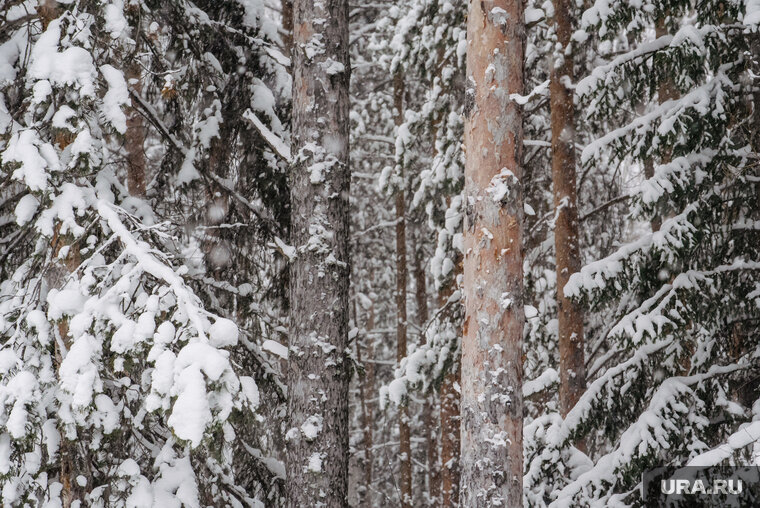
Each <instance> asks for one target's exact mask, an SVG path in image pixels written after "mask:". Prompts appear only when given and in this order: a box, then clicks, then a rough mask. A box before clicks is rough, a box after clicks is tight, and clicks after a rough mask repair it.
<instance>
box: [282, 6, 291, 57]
mask: <svg viewBox="0 0 760 508" xmlns="http://www.w3.org/2000/svg"><path fill="white" fill-rule="evenodd" d="M282 31H283V34H282V44H283V46H284V47H283V49H284V50H285V54H286V55H288V56H290V55H291V48H292V46H293V0H282Z"/></svg>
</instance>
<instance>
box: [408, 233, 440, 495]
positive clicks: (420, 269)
mask: <svg viewBox="0 0 760 508" xmlns="http://www.w3.org/2000/svg"><path fill="white" fill-rule="evenodd" d="M423 254H424V251H423V250H422V246H421V245H417V248H416V249H415V254H414V300H415V303H416V306H417V323H418V326H419V328H420V344H425V342H426V341H427V339H426V337H425V334H424V331H425V326H426V325H427V321H428V318H429V315H428V302H427V287H426V286H427V285H426V280H425V267H424V264H423V261H424V260H423ZM435 409H436V396H435V392H433V393H431V394H430V395H429V396H428V397H427V399H426V400H425V406H424V408H423V415H422V418H423V425H424V432H425V443H426V446H427V450H426V451H427V468H428V474H427V477H428V478H427V480H428V498H429V499H430V500H431V502H432V503H434V504H435V503H436V502H437V501H438V496H439V495H440V492H441V475H440V470H439V468H438V434H437V433H436V432H434V429H435V428H436V427H437V425H436V418H435Z"/></svg>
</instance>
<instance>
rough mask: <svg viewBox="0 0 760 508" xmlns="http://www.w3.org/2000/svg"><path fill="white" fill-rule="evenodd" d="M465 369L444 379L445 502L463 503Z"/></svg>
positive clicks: (443, 499)
mask: <svg viewBox="0 0 760 508" xmlns="http://www.w3.org/2000/svg"><path fill="white" fill-rule="evenodd" d="M460 376H461V370H460V366H459V363H457V365H456V368H455V369H454V370H453V371H451V372H449V373H448V374H446V377H445V378H444V379H443V382H442V383H441V494H440V495H441V506H442V507H445V508H449V507H451V506H459V483H460V460H459V457H460V446H461V440H460V424H459V422H460V418H459V408H460V394H459V391H458V390H457V385H459V384H460V383H459V382H460Z"/></svg>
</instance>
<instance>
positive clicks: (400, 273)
mask: <svg viewBox="0 0 760 508" xmlns="http://www.w3.org/2000/svg"><path fill="white" fill-rule="evenodd" d="M393 105H394V108H395V109H396V127H398V126H400V125H401V124H402V123H403V122H404V76H403V75H402V74H401V73H400V72H397V73H396V74H394V76H393ZM403 171H404V169H403V167H402V168H401V175H400V179H401V184H400V187H399V188H398V189H396V362H397V363H398V362H401V360H402V359H403V358H405V357H406V321H407V315H406V283H407V274H408V269H407V264H406V201H405V197H404V184H403V179H404V174H403ZM398 418H399V422H398V434H399V460H400V466H401V468H400V469H401V471H400V480H401V481H400V484H401V506H402V507H404V508H411V506H412V447H411V435H410V430H409V406H408V404H407V403H404V404H402V406H401V407H399V415H398Z"/></svg>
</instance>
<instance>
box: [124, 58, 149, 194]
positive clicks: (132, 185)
mask: <svg viewBox="0 0 760 508" xmlns="http://www.w3.org/2000/svg"><path fill="white" fill-rule="evenodd" d="M133 60H134V61H133V62H132V63H131V64H129V65H128V66H127V72H126V78H127V83H128V84H129V87H130V88H131V90H132V92H134V93H136V94H138V95H139V94H140V92H141V91H142V82H141V73H140V65H139V64H138V63H137V61H136V57H133ZM135 106H136V104H134V99H132V106H131V107H130V108H128V109H127V132H126V133H125V135H124V148H125V149H126V151H127V190H128V191H129V194H130V195H131V196H140V197H142V196H145V147H144V144H145V127H144V125H143V118H142V115H141V114H140V113H138V111H137V109H136V107H135Z"/></svg>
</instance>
